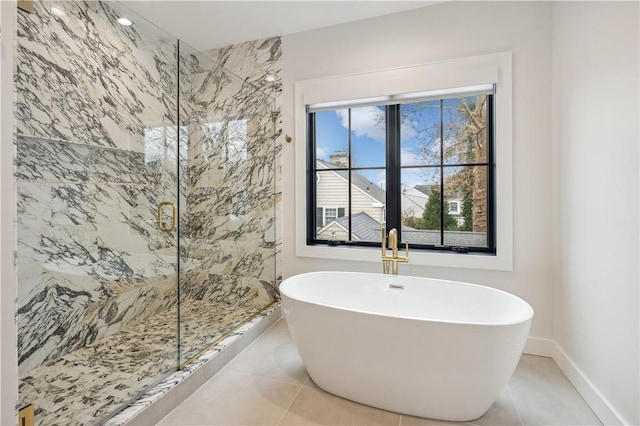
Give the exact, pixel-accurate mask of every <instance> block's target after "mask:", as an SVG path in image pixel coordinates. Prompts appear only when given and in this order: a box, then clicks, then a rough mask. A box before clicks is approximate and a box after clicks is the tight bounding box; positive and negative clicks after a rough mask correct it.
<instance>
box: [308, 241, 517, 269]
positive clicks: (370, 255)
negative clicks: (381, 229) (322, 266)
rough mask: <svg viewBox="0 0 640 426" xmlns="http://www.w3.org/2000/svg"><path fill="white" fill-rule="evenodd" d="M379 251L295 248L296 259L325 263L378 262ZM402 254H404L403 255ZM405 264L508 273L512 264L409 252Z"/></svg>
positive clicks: (498, 258) (500, 258)
mask: <svg viewBox="0 0 640 426" xmlns="http://www.w3.org/2000/svg"><path fill="white" fill-rule="evenodd" d="M380 250H381V249H380V248H375V247H348V246H328V245H326V246H325V245H313V246H310V245H304V246H299V247H297V250H296V256H298V257H311V258H317V259H327V260H347V261H352V262H371V263H380V254H381V251H380ZM403 254H404V252H403ZM409 264H410V265H416V266H435V267H442V268H466V269H485V270H494V271H511V270H513V262H512V258H511V256H508V255H506V254H502V255H501V254H496V255H493V254H481V253H467V254H460V253H453V252H428V251H424V250H423V251H419V252H418V251H409Z"/></svg>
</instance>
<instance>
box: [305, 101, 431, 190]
mask: <svg viewBox="0 0 640 426" xmlns="http://www.w3.org/2000/svg"><path fill="white" fill-rule="evenodd" d="M438 117H439V111H438V110H437V109H435V108H423V109H421V110H420V112H419V113H417V114H415V115H413V116H412V119H411V120H409V119H406V120H405V121H404V122H403V124H402V127H401V135H402V144H401V162H402V165H403V166H415V165H422V164H428V162H427V161H426V160H424V158H425V157H424V156H423V155H421V154H420V153H419V151H418V149H419V147H421V146H422V147H423V146H424V140H425V139H424V138H425V135H424V133H423V134H418V131H417V129H423V130H425V128H426V127H428V126H429V125H432V124H433V123H434V122H435V121H437V120H438ZM434 120H435V121H434ZM425 123H426V124H425ZM348 127H349V121H348V110H346V109H344V110H336V111H321V112H317V113H316V129H317V130H316V131H317V138H316V157H317V158H319V159H321V160H325V161H329V156H330V155H331V154H332V153H334V152H335V151H340V150H343V151H347V150H348V146H349V131H348ZM351 133H352V134H351V147H352V165H355V167H384V164H385V155H386V154H385V124H384V109H383V107H360V108H352V109H351ZM354 162H355V163H354ZM359 173H361V174H362V175H364V176H366V177H367V178H368V179H369V180H370V181H372V182H374V183H375V184H377V185H379V186H381V187H383V188H384V181H385V176H384V171H383V170H367V171H359ZM431 175H433V173H432V172H431V171H427V169H424V168H419V169H405V170H403V173H402V180H403V184H404V185H405V186H408V187H412V186H414V185H418V184H425V183H437V182H438V178H437V177H433V176H431Z"/></svg>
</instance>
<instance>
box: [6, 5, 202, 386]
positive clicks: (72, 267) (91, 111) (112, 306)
mask: <svg viewBox="0 0 640 426" xmlns="http://www.w3.org/2000/svg"><path fill="white" fill-rule="evenodd" d="M52 5H55V6H57V7H60V8H61V9H63V10H64V12H65V13H66V15H65V16H63V17H56V16H54V15H52V14H51V13H50V12H49V7H50V6H52ZM34 6H35V13H33V14H27V13H24V12H19V14H18V35H17V55H16V58H17V70H16V75H15V80H16V86H17V104H16V111H17V112H16V116H17V117H16V118H17V132H18V138H17V140H16V177H17V200H18V214H17V222H18V223H17V226H18V241H17V270H18V301H17V304H18V306H17V323H18V355H19V371H20V376H21V377H22V376H25V375H26V374H28V372H29V371H30V370H31V369H33V368H35V367H37V366H39V365H42V364H43V363H45V362H48V361H54V360H56V359H59V358H60V357H61V356H63V355H64V354H66V353H68V352H70V351H73V350H75V349H77V348H79V347H82V346H87V345H89V344H91V343H92V342H94V341H96V340H97V339H100V338H102V337H106V336H108V335H111V334H114V333H116V332H118V331H119V330H121V329H122V328H123V327H124V326H126V325H128V324H133V323H136V322H139V321H143V320H144V319H145V318H148V317H149V316H151V315H154V314H155V313H157V312H159V311H161V310H164V309H167V308H168V307H170V306H171V305H172V304H175V303H176V287H175V284H176V268H175V263H176V261H175V257H176V238H175V233H173V234H167V233H162V232H159V231H158V230H157V227H156V206H157V205H158V203H159V202H160V201H164V200H176V199H177V186H176V179H177V177H176V169H177V164H176V162H177V152H176V151H177V135H176V120H177V118H176V107H177V92H176V89H177V87H176V80H177V66H176V47H177V41H176V40H175V39H172V38H171V37H169V36H167V35H166V34H163V33H162V32H160V31H158V30H157V29H156V28H154V27H153V26H150V25H148V24H146V23H144V22H135V23H134V25H132V26H131V27H124V26H121V25H120V24H118V23H116V19H117V17H118V16H119V15H118V12H117V10H116V9H115V8H117V7H118V5H117V4H116V3H111V2H109V3H101V2H94V1H90V2H80V1H69V2H57V3H53V2H35V3H34ZM181 77H182V78H185V77H186V78H187V79H188V78H189V77H188V75H187V76H182V75H181ZM183 133H184V131H183ZM191 266H193V265H191Z"/></svg>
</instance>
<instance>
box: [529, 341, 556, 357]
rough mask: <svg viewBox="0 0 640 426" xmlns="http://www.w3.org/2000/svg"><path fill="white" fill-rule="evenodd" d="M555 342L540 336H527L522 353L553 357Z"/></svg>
mask: <svg viewBox="0 0 640 426" xmlns="http://www.w3.org/2000/svg"><path fill="white" fill-rule="evenodd" d="M554 346H555V342H554V341H553V340H551V339H544V338H541V337H529V338H528V339H527V342H526V343H525V345H524V349H523V350H522V352H523V353H525V354H529V355H537V356H546V357H549V358H551V357H553V348H554Z"/></svg>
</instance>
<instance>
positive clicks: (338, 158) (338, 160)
mask: <svg viewBox="0 0 640 426" xmlns="http://www.w3.org/2000/svg"><path fill="white" fill-rule="evenodd" d="M329 162H330V163H331V164H335V165H336V166H340V167H349V155H347V152H346V151H336V152H334V153H333V154H331V155H330V156H329Z"/></svg>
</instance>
